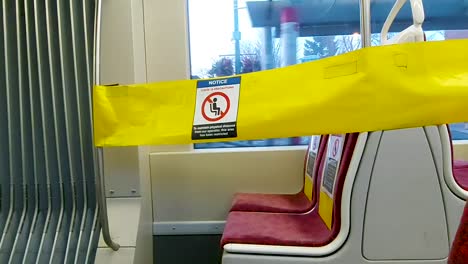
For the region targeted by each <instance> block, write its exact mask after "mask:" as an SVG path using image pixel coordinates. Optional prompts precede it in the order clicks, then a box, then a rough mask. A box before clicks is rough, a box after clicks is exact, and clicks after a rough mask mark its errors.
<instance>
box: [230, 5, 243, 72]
mask: <svg viewBox="0 0 468 264" xmlns="http://www.w3.org/2000/svg"><path fill="white" fill-rule="evenodd" d="M232 35H233V39H234V41H235V52H234V54H235V73H236V74H239V73H240V71H241V61H240V57H241V56H240V39H241V35H240V32H239V7H238V5H237V0H234V33H233V34H232Z"/></svg>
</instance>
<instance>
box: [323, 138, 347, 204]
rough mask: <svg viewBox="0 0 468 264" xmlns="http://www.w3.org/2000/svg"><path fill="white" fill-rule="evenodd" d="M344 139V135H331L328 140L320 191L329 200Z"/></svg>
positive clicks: (333, 187)
mask: <svg viewBox="0 0 468 264" xmlns="http://www.w3.org/2000/svg"><path fill="white" fill-rule="evenodd" d="M344 139H345V136H344V135H331V136H330V137H329V139H328V146H327V155H326V159H325V167H324V169H323V175H322V190H324V191H325V192H326V193H327V194H328V195H329V196H330V197H331V198H333V191H334V189H335V182H336V176H337V174H338V170H339V167H340V161H341V154H342V152H343V145H344Z"/></svg>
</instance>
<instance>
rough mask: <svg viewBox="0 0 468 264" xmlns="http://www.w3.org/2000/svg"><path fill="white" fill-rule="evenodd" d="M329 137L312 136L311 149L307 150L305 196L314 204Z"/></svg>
mask: <svg viewBox="0 0 468 264" xmlns="http://www.w3.org/2000/svg"><path fill="white" fill-rule="evenodd" d="M327 140H328V135H325V136H311V138H310V142H309V147H308V149H307V153H306V157H305V165H304V189H303V191H304V194H305V195H306V196H307V198H309V200H310V201H311V202H312V204H315V202H316V201H317V192H316V191H315V188H314V186H315V184H314V183H315V181H316V178H317V173H318V169H319V165H320V162H321V160H322V158H323V156H324V153H325V149H326V145H327V144H326V143H327Z"/></svg>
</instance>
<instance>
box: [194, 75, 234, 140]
mask: <svg viewBox="0 0 468 264" xmlns="http://www.w3.org/2000/svg"><path fill="white" fill-rule="evenodd" d="M240 81H241V78H240V77H232V78H226V79H218V80H201V81H198V83H197V96H196V103H195V114H194V118H193V128H192V139H193V140H199V139H214V138H234V137H237V110H238V108H239V90H240Z"/></svg>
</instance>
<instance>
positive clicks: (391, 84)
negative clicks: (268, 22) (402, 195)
mask: <svg viewBox="0 0 468 264" xmlns="http://www.w3.org/2000/svg"><path fill="white" fill-rule="evenodd" d="M467 47H468V40H450V41H440V42H421V43H410V44H402V45H392V46H380V47H371V48H365V49H361V50H358V51H355V52H351V53H347V54H343V55H340V56H335V57H331V58H327V59H322V60H318V61H313V62H308V63H304V64H299V65H294V66H289V67H285V68H280V69H274V70H268V71H261V72H256V73H250V74H244V75H239V76H240V77H241V82H240V83H241V84H240V89H239V91H240V95H239V98H234V99H235V100H237V99H238V100H239V105H238V109H235V108H236V107H237V105H234V106H233V105H231V108H230V109H231V110H229V111H234V110H237V113H236V114H237V119H236V120H237V137H235V138H218V139H206V138H205V139H203V140H193V139H192V129H193V124H194V120H195V118H194V116H195V115H198V116H200V113H199V111H200V109H197V111H196V110H195V109H196V100H197V92H198V93H200V92H201V91H202V90H201V89H200V88H198V89H197V83H198V80H183V81H172V82H160V83H152V84H139V85H127V86H96V87H95V89H94V127H95V131H94V133H95V142H96V145H97V146H129V145H156V144H187V143H194V142H195V143H196V142H215V141H233V140H251V139H263V138H282V137H292V136H308V135H320V134H332V133H335V134H340V133H350V132H362V131H376V130H389V129H398V128H408V127H419V126H426V125H436V124H446V123H455V122H463V121H468V107H467V103H468V48H467ZM198 84H200V83H198ZM203 89H205V88H203ZM209 92H210V91H208V90H207V91H206V96H205V95H204V96H205V99H204V101H203V102H199V105H201V106H197V107H198V108H200V107H202V110H201V111H204V114H205V116H206V115H208V119H210V120H215V118H214V116H223V115H225V112H226V102H224V105H223V102H221V101H223V100H224V99H223V98H222V97H218V98H219V99H220V101H218V105H216V104H214V103H215V101H216V100H214V99H215V98H216V96H211V95H208V94H209ZM218 92H219V91H218ZM218 95H219V94H218ZM210 96H211V97H210ZM229 96H231V95H229ZM234 96H235V95H234ZM218 98H217V99H218ZM202 99H203V98H202ZM213 100H214V101H213ZM235 100H233V101H235ZM232 109H234V110H232ZM226 118H227V117H226ZM207 122H208V121H207ZM216 122H218V123H219V121H216ZM216 122H215V123H216ZM204 128H205V129H210V128H209V127H204ZM218 129H219V127H218ZM215 130H216V129H215ZM221 130H222V131H226V130H225V129H224V128H222V129H221ZM212 132H213V131H210V130H207V131H206V133H207V134H206V135H210V133H212ZM218 132H219V131H218ZM204 133H205V132H204ZM222 133H224V132H222ZM222 133H221V134H216V133H214V134H216V135H222ZM214 134H211V135H214Z"/></svg>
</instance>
